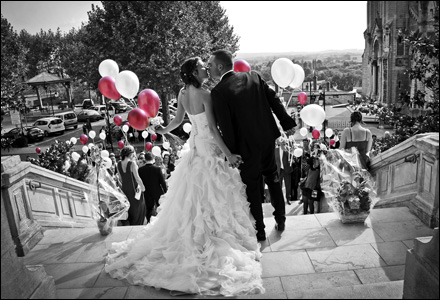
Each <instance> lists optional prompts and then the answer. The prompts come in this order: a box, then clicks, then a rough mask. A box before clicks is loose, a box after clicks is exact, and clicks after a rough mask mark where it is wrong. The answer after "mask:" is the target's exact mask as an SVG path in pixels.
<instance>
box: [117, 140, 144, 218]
mask: <svg viewBox="0 0 440 300" xmlns="http://www.w3.org/2000/svg"><path fill="white" fill-rule="evenodd" d="M118 174H119V180H120V182H121V183H122V191H123V192H124V194H125V195H126V196H127V198H128V201H129V202H130V208H129V209H128V218H127V221H128V222H129V224H126V225H132V226H133V225H143V224H144V219H145V211H146V207H145V201H144V199H143V194H142V193H141V196H140V197H139V199H136V198H135V194H136V190H137V188H138V185H139V188H140V190H141V191H142V192H143V191H145V186H144V184H143V183H142V180H141V178H140V177H139V174H138V166H137V164H136V153H135V151H134V148H133V146H126V147H124V148H123V149H122V151H121V160H120V161H119V162H118Z"/></svg>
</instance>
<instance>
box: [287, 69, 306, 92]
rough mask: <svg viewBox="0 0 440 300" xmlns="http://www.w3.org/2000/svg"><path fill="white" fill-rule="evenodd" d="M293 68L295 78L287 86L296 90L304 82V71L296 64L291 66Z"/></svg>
mask: <svg viewBox="0 0 440 300" xmlns="http://www.w3.org/2000/svg"><path fill="white" fill-rule="evenodd" d="M293 67H294V69H295V77H294V78H293V81H292V82H291V83H290V84H289V86H290V87H291V88H293V89H296V88H298V87H300V86H301V84H302V83H303V81H304V78H305V73H304V69H303V68H302V67H301V66H300V65H297V64H293Z"/></svg>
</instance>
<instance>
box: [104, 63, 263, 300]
mask: <svg viewBox="0 0 440 300" xmlns="http://www.w3.org/2000/svg"><path fill="white" fill-rule="evenodd" d="M180 76H181V78H182V80H183V82H184V83H185V87H184V88H182V89H181V91H180V93H179V96H178V108H177V114H176V117H175V118H174V119H173V120H172V121H171V122H170V124H169V125H168V126H167V127H165V128H163V127H161V128H157V129H156V132H157V133H160V134H164V133H167V132H169V131H171V130H173V129H175V128H177V127H178V126H179V125H180V124H181V123H182V120H183V117H184V114H185V112H186V113H187V114H188V115H189V118H190V121H191V124H192V130H191V135H190V138H189V145H190V151H189V152H187V153H185V154H184V155H183V156H182V158H181V159H180V161H179V163H178V165H177V166H176V169H175V170H174V172H173V173H172V176H171V177H170V179H169V181H168V184H169V189H168V192H167V193H166V194H165V195H163V196H162V197H161V199H160V203H161V205H160V207H159V209H158V215H157V218H156V220H155V221H153V222H152V223H151V224H149V225H148V226H146V227H145V228H143V230H142V232H141V233H139V235H138V236H137V237H136V238H135V239H128V240H127V241H123V242H120V243H113V245H112V248H111V249H110V250H109V254H108V256H107V259H106V265H105V270H106V272H108V273H109V274H110V275H111V276H112V277H114V278H118V279H124V278H125V279H127V280H128V281H129V282H130V283H131V284H136V285H146V286H153V287H156V288H164V289H168V290H170V291H172V292H176V291H177V292H182V293H191V294H200V295H209V296H215V295H223V296H234V295H243V294H256V293H264V292H265V289H264V287H263V282H262V279H261V273H262V269H261V264H260V262H259V259H260V258H261V252H260V250H259V246H260V245H259V244H258V242H257V239H256V231H255V229H254V223H255V220H254V219H253V218H252V216H251V214H250V210H249V203H248V202H247V200H246V192H245V186H244V185H243V183H242V181H241V178H240V174H239V172H238V170H237V169H235V167H237V166H238V165H239V164H240V163H241V157H240V156H239V155H235V154H232V153H231V152H230V151H229V149H228V148H227V147H226V145H225V144H224V142H223V140H222V138H221V136H220V133H219V131H218V129H217V126H216V120H215V117H214V112H213V108H212V103H211V98H210V93H209V92H208V91H206V90H204V89H202V88H201V85H202V83H203V82H204V81H205V80H207V79H208V74H207V71H206V69H205V67H204V63H203V61H202V60H201V59H200V58H198V57H195V58H190V59H188V60H186V61H185V62H184V64H183V65H182V67H181V72H180ZM225 157H226V159H227V161H225ZM230 166H232V167H233V168H231V167H230Z"/></svg>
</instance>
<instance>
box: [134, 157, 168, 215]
mask: <svg viewBox="0 0 440 300" xmlns="http://www.w3.org/2000/svg"><path fill="white" fill-rule="evenodd" d="M154 162H155V160H154V156H153V154H152V153H151V152H147V153H145V165H144V166H143V167H141V168H139V177H140V178H141V179H142V182H143V184H144V186H145V192H144V199H145V206H146V208H147V209H146V213H145V216H146V217H147V223H150V219H151V216H152V214H153V210H154V205H156V207H159V198H160V196H162V195H163V194H165V193H166V192H167V185H166V182H165V177H164V176H163V173H162V170H161V168H160V167H157V166H155V165H154Z"/></svg>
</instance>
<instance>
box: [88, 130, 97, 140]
mask: <svg viewBox="0 0 440 300" xmlns="http://www.w3.org/2000/svg"><path fill="white" fill-rule="evenodd" d="M89 137H90V138H92V139H94V138H95V137H96V132H94V131H93V130H90V132H89Z"/></svg>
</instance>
